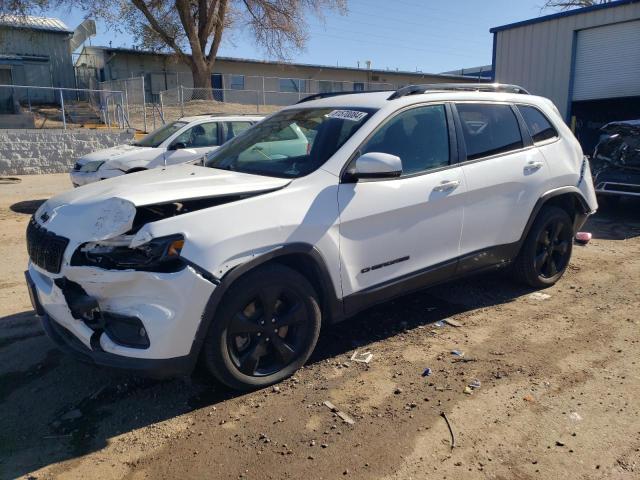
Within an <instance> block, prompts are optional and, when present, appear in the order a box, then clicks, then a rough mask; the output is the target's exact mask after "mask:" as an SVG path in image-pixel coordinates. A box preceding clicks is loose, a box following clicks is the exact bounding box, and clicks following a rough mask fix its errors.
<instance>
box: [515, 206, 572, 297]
mask: <svg viewBox="0 0 640 480" xmlns="http://www.w3.org/2000/svg"><path fill="white" fill-rule="evenodd" d="M572 249H573V222H572V221H571V217H570V216H569V214H568V213H567V212H566V211H565V210H563V209H561V208H558V207H554V206H548V207H544V208H543V209H542V210H541V211H540V213H539V214H538V216H537V217H536V220H535V222H534V223H533V226H532V227H531V230H530V231H529V234H528V235H527V238H526V239H525V241H524V244H523V245H522V248H521V250H520V253H519V254H518V257H517V258H516V260H515V264H514V269H513V272H514V275H515V277H516V279H517V280H519V281H521V282H523V283H525V284H527V285H529V286H531V287H534V288H546V287H550V286H552V285H554V284H555V283H556V282H557V281H558V280H560V277H562V275H563V274H564V272H565V271H566V269H567V266H568V265H569V260H570V259H571V252H572Z"/></svg>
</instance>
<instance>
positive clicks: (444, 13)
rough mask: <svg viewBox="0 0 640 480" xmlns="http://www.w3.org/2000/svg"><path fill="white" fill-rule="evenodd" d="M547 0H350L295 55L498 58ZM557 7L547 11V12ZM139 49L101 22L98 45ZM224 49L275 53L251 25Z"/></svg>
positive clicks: (378, 61)
mask: <svg viewBox="0 0 640 480" xmlns="http://www.w3.org/2000/svg"><path fill="white" fill-rule="evenodd" d="M542 3H543V0H485V1H479V0H348V8H349V13H348V14H347V15H345V16H342V15H339V14H336V13H331V14H329V15H327V16H326V18H325V19H324V21H323V22H322V21H319V20H317V19H315V18H314V19H311V20H310V32H309V42H308V44H307V47H306V49H305V50H304V51H302V52H299V53H293V54H292V55H291V58H290V60H291V61H294V62H301V63H314V64H322V65H336V64H337V65H340V66H350V67H356V66H357V65H358V61H359V62H360V65H361V66H364V62H365V61H366V60H371V62H372V67H373V68H380V69H387V68H388V69H391V70H395V69H399V70H409V71H415V70H421V71H423V72H436V73H437V72H443V71H447V70H454V69H458V68H463V67H473V66H479V65H487V64H490V63H491V50H492V35H491V34H490V33H489V29H490V28H491V27H494V26H498V25H503V24H505V23H511V22H515V21H520V20H525V19H528V18H532V17H537V16H540V15H541V11H540V5H541V4H542ZM548 13H553V12H551V11H545V12H544V14H548ZM47 14H48V15H50V16H57V17H59V18H61V19H62V20H64V21H65V22H66V23H67V25H68V26H69V27H70V28H72V29H73V28H75V27H76V25H77V24H78V23H80V22H81V21H82V19H83V15H84V13H83V12H81V11H79V10H71V11H68V10H50V11H49V12H48V13H47ZM109 41H111V42H112V45H113V46H114V47H131V46H132V45H133V44H134V41H135V40H134V39H133V38H131V36H130V35H127V34H122V33H117V32H115V31H110V30H108V29H107V27H106V25H104V24H102V23H98V35H97V36H96V37H95V38H93V39H92V44H93V45H109ZM219 54H220V55H224V56H231V57H242V58H252V59H269V58H268V57H266V56H265V53H264V52H263V51H262V50H260V49H259V48H257V47H256V46H255V44H254V42H253V41H252V40H251V38H250V34H249V32H247V31H242V30H241V29H239V30H237V31H236V32H235V33H234V34H233V35H232V36H227V38H226V39H225V41H224V42H223V45H222V46H221V48H220V51H219Z"/></svg>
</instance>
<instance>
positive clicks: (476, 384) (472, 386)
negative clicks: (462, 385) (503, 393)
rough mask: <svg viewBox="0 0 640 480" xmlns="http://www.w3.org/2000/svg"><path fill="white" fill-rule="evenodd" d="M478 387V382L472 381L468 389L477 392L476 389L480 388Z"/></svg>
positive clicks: (479, 384)
mask: <svg viewBox="0 0 640 480" xmlns="http://www.w3.org/2000/svg"><path fill="white" fill-rule="evenodd" d="M480 386H481V383H480V380H474V381H473V382H471V383H470V384H469V387H470V388H473V389H474V390H477V389H478V388H480Z"/></svg>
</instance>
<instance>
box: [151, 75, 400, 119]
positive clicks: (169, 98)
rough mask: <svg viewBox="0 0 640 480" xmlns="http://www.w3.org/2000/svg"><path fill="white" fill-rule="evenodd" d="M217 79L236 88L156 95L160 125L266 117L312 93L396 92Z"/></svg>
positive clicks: (361, 85)
mask: <svg viewBox="0 0 640 480" xmlns="http://www.w3.org/2000/svg"><path fill="white" fill-rule="evenodd" d="M219 77H220V78H218V79H217V80H216V78H214V79H213V84H214V85H217V84H222V85H229V86H235V87H236V88H215V87H214V88H193V87H187V86H184V85H179V86H177V87H175V88H171V89H167V90H164V91H162V92H160V93H159V95H158V98H159V108H158V110H159V112H158V116H159V117H161V119H162V122H163V123H164V122H168V121H174V120H177V119H178V118H180V117H185V116H190V115H203V114H211V113H226V114H248V113H255V114H268V113H271V112H274V111H277V110H279V109H280V108H282V107H285V106H287V105H292V104H294V103H297V102H299V101H300V100H302V99H303V98H305V97H308V96H309V95H314V94H316V93H330V92H348V91H373V90H396V89H397V88H399V86H398V85H393V84H391V83H382V82H368V83H367V82H350V81H333V80H309V79H295V78H280V77H258V76H255V77H246V76H242V75H231V74H225V75H220V76H219ZM241 87H242V88H241ZM154 115H155V114H154Z"/></svg>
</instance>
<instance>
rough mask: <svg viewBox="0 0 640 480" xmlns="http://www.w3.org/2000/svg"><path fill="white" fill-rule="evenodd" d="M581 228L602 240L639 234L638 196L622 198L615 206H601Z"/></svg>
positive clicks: (639, 205)
mask: <svg viewBox="0 0 640 480" xmlns="http://www.w3.org/2000/svg"><path fill="white" fill-rule="evenodd" d="M582 229H583V230H584V231H586V232H591V233H592V234H593V238H595V239H602V240H626V239H629V238H634V237H637V236H640V197H638V198H622V199H620V202H619V203H618V204H617V205H615V206H601V207H600V208H599V209H598V212H597V213H596V214H595V215H593V216H592V217H590V218H589V220H588V221H587V223H586V225H585V226H584V227H583V228H582Z"/></svg>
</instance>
